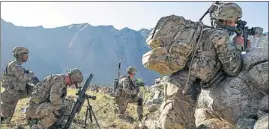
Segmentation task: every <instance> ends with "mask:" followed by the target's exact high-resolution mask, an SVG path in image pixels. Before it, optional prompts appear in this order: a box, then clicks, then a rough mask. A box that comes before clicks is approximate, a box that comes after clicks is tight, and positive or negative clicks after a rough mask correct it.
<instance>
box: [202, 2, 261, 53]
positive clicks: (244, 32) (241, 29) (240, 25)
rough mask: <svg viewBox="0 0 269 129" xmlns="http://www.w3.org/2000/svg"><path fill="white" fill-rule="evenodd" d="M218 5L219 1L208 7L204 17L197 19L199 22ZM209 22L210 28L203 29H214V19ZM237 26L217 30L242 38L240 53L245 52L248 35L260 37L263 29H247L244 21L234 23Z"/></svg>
mask: <svg viewBox="0 0 269 129" xmlns="http://www.w3.org/2000/svg"><path fill="white" fill-rule="evenodd" d="M219 5H220V2H219V1H216V2H213V4H212V5H211V6H210V7H209V9H208V10H207V11H206V12H205V13H204V15H203V16H202V17H201V18H200V19H199V21H202V20H203V18H204V17H205V15H207V14H210V15H211V14H212V13H213V12H214V11H215V10H216V9H217V8H218V6H219ZM210 20H211V26H207V25H204V27H206V28H216V26H215V25H214V20H215V19H210ZM236 24H237V26H236V27H232V26H224V25H223V26H218V27H219V28H222V29H225V30H227V31H228V33H229V36H231V35H233V34H234V33H236V35H238V36H239V35H240V36H242V37H243V38H244V46H243V48H241V49H242V51H247V44H248V35H252V36H253V35H262V33H263V28H261V27H252V28H250V29H249V28H248V27H247V26H246V24H247V22H246V21H242V20H239V21H237V22H236Z"/></svg>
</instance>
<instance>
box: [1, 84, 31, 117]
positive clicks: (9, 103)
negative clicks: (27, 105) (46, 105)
mask: <svg viewBox="0 0 269 129" xmlns="http://www.w3.org/2000/svg"><path fill="white" fill-rule="evenodd" d="M31 93H32V88H31V89H28V92H26V91H25V92H19V91H16V90H13V89H5V90H4V91H3V92H2V93H1V115H2V116H3V117H4V118H7V121H8V122H10V120H11V119H12V116H13V114H14V111H15V109H16V106H17V103H18V101H19V100H20V99H24V98H27V97H29V96H30V94H31Z"/></svg>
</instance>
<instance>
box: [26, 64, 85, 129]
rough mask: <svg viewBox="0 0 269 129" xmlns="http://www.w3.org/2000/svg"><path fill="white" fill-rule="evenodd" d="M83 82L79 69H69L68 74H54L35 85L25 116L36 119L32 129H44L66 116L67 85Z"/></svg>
mask: <svg viewBox="0 0 269 129" xmlns="http://www.w3.org/2000/svg"><path fill="white" fill-rule="evenodd" d="M82 81H83V75H82V73H81V71H80V70H79V69H76V68H75V69H71V70H70V71H69V72H68V74H66V75H64V74H54V75H49V76H47V77H45V78H44V79H43V80H42V81H41V82H40V83H38V84H37V85H36V87H35V88H34V90H33V93H32V95H31V97H30V100H29V103H28V107H27V109H26V116H27V117H30V118H31V119H38V123H37V124H35V125H33V126H32V127H31V128H32V129H46V128H48V127H50V126H52V125H53V124H54V123H55V122H56V121H57V120H58V119H59V118H61V117H62V116H63V114H66V107H68V106H69V105H68V104H67V103H66V102H67V101H66V100H65V97H66V94H67V85H68V86H72V85H76V86H77V85H78V83H81V82H82Z"/></svg>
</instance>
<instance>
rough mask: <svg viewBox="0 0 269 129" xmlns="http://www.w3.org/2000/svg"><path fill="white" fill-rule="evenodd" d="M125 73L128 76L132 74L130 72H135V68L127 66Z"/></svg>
mask: <svg viewBox="0 0 269 129" xmlns="http://www.w3.org/2000/svg"><path fill="white" fill-rule="evenodd" d="M126 72H127V73H128V74H130V73H132V72H137V70H136V68H135V67H134V66H129V67H128V68H127V69H126Z"/></svg>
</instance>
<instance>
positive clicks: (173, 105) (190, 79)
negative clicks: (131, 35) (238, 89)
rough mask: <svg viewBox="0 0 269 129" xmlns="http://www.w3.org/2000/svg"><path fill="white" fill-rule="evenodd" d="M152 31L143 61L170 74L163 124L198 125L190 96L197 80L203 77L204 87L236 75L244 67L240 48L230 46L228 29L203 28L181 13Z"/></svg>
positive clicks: (168, 127)
mask: <svg viewBox="0 0 269 129" xmlns="http://www.w3.org/2000/svg"><path fill="white" fill-rule="evenodd" d="M151 34H152V35H151V36H150V37H149V40H148V42H147V43H148V44H149V45H150V46H151V47H152V48H153V50H152V51H150V52H148V53H146V54H144V56H143V60H142V61H143V64H144V66H145V67H146V68H148V69H151V70H154V71H157V72H159V73H161V74H163V75H165V74H167V75H170V76H169V78H168V79H167V81H166V82H165V83H164V92H165V97H164V98H165V100H164V102H163V104H162V105H161V107H160V112H161V114H160V123H161V126H162V128H163V129H183V128H186V129H193V128H196V127H195V122H194V121H195V118H194V111H195V101H194V100H193V99H192V97H191V95H192V92H193V91H192V88H193V86H194V85H193V84H194V82H195V81H196V80H200V85H201V87H203V88H207V87H212V86H213V85H216V84H218V83H219V82H220V81H221V80H222V79H223V78H224V75H228V76H236V75H237V74H238V73H239V72H240V71H241V68H242V57H241V55H240V51H239V50H238V49H236V48H235V46H230V45H229V35H228V33H227V32H226V31H225V30H221V29H207V28H203V26H202V24H201V23H199V22H193V21H190V20H185V19H184V18H183V17H181V16H175V15H171V16H167V17H163V18H161V19H160V20H159V22H158V23H157V25H156V27H155V29H154V30H153V32H152V33H151ZM229 46H230V47H229Z"/></svg>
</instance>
